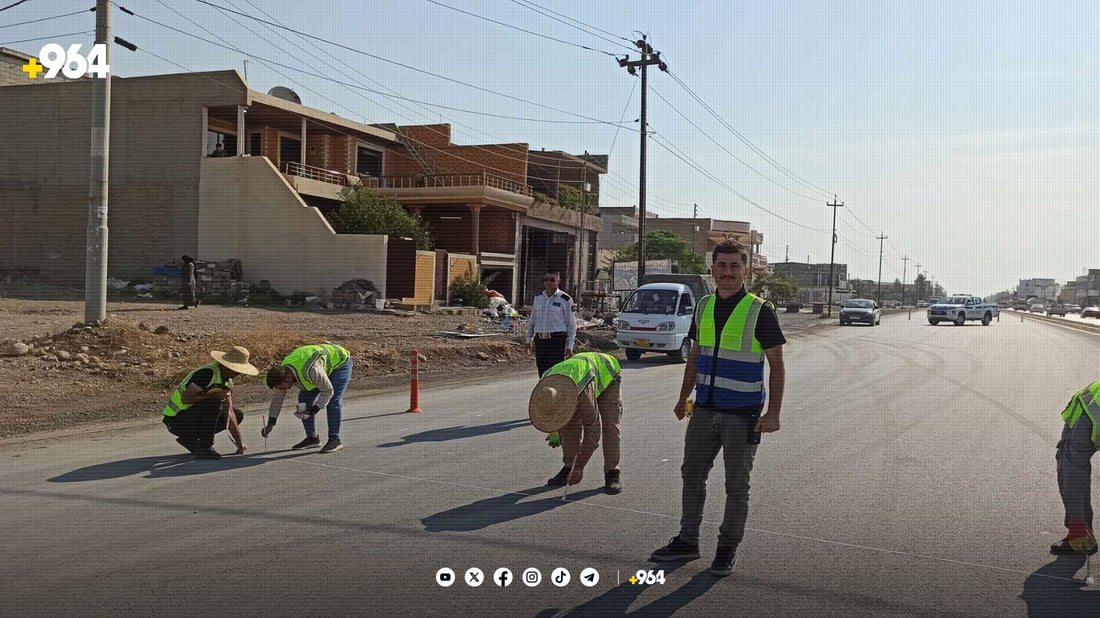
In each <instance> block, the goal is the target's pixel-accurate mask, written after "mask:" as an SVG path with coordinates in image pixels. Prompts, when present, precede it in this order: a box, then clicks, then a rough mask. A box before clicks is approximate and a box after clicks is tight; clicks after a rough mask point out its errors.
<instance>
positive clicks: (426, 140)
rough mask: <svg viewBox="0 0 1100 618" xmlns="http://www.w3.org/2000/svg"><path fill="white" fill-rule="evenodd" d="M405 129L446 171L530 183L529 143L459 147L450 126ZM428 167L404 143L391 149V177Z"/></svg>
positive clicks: (388, 156)
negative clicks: (528, 175) (452, 138)
mask: <svg viewBox="0 0 1100 618" xmlns="http://www.w3.org/2000/svg"><path fill="white" fill-rule="evenodd" d="M401 132H402V133H404V134H405V135H407V136H409V137H410V138H411V139H414V140H416V141H417V142H420V143H421V144H424V145H423V146H422V148H423V150H424V151H425V152H427V154H428V155H429V156H431V158H432V159H434V160H435V162H436V164H437V165H439V167H440V168H442V169H443V173H445V174H479V173H482V172H485V173H488V174H492V175H494V176H500V177H502V178H506V179H508V180H511V181H513V182H518V183H520V184H524V185H525V184H527V152H528V145H527V144H485V145H477V146H459V145H455V144H451V142H450V136H451V127H450V125H446V124H443V125H413V126H405V127H401ZM423 173H424V169H423V168H422V167H421V166H420V164H419V163H417V161H416V159H414V158H413V157H412V156H411V155H410V154H409V153H408V151H407V150H406V149H405V147H404V146H395V147H391V148H389V149H388V150H387V154H386V175H387V176H416V175H418V174H423Z"/></svg>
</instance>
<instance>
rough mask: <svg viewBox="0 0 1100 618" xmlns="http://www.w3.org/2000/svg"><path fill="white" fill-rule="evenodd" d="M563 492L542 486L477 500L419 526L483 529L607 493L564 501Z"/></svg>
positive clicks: (585, 493)
mask: <svg viewBox="0 0 1100 618" xmlns="http://www.w3.org/2000/svg"><path fill="white" fill-rule="evenodd" d="M548 492H553V493H552V494H550V495H548V496H546V497H538V496H539V494H545V493H548ZM562 492H563V489H562V488H561V487H551V486H549V485H540V486H538V487H532V488H531V489H524V490H522V491H516V492H512V493H507V494H504V495H502V496H496V497H493V498H486V499H484V500H478V501H477V502H471V503H470V504H467V505H465V506H460V507H458V508H454V509H450V510H448V511H443V512H441V513H436V514H435V515H430V516H428V517H425V518H424V519H422V520H420V523H422V524H423V525H424V530H425V531H427V532H469V531H471V530H481V529H482V528H488V527H489V526H492V525H494V524H501V523H504V522H507V521H514V520H517V519H520V518H522V517H530V516H532V515H538V514H539V513H545V512H547V511H550V510H553V509H556V508H558V507H559V506H565V505H567V504H569V503H570V502H575V501H577V500H583V499H585V498H588V497H590V496H595V495H599V494H602V493H604V490H603V489H602V488H600V489H586V490H584V491H578V492H576V493H572V492H570V493H569V495H568V496H567V499H566V500H562V499H561V497H562Z"/></svg>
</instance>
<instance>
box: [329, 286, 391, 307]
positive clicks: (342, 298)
mask: <svg viewBox="0 0 1100 618" xmlns="http://www.w3.org/2000/svg"><path fill="white" fill-rule="evenodd" d="M379 300H382V302H383V304H384V303H385V301H384V299H379V298H378V288H376V287H374V283H373V282H372V281H370V280H369V279H352V280H351V281H345V282H344V283H341V284H340V285H339V286H337V287H336V289H335V290H333V291H332V307H333V308H334V309H350V310H352V311H369V310H373V309H381V308H382V307H378V306H377V304H376V303H377V301H379Z"/></svg>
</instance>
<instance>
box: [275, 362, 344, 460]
mask: <svg viewBox="0 0 1100 618" xmlns="http://www.w3.org/2000/svg"><path fill="white" fill-rule="evenodd" d="M351 366H352V362H351V353H349V352H348V351H347V350H346V349H344V348H343V347H341V346H338V345H334V344H331V343H325V344H321V345H306V346H302V347H300V348H298V349H296V350H294V351H293V352H291V353H290V354H287V355H286V358H284V359H283V362H282V363H280V364H279V366H278V367H272V368H271V369H269V370H268V372H267V387H268V388H270V389H273V391H274V392H273V393H272V395H271V406H270V407H269V408H268V411H267V426H266V427H264V428H263V429H262V430H261V432H260V433H261V434H262V435H263V437H265V438H266V437H267V436H268V435H270V434H271V430H272V429H274V428H275V421H276V419H278V418H279V411H280V410H281V409H282V407H283V399H284V398H285V397H286V392H287V391H288V390H289V389H290V388H291V387H293V386H294V385H295V384H297V385H298V388H299V389H300V390H299V391H298V404H299V406H298V412H297V413H295V416H297V417H298V418H300V419H302V427H304V428H305V430H306V438H305V439H304V440H302V441H301V442H299V443H297V444H295V445H294V446H293V447H291V448H293V449H303V448H309V447H313V446H320V445H321V438H320V437H318V436H317V419H316V415H317V413H318V412H320V411H321V408H325V409H326V410H327V412H328V442H326V443H325V446H324V447H323V448H322V449H321V452H322V453H332V452H334V451H338V450H340V449H342V448H344V446H343V444H341V443H340V418H341V415H342V413H343V406H344V391H345V390H346V389H347V387H348V382H350V381H351Z"/></svg>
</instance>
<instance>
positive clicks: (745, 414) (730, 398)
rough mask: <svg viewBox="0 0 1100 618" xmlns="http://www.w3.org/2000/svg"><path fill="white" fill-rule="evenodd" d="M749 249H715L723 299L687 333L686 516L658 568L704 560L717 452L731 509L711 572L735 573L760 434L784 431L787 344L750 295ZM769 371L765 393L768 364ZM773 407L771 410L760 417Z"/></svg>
mask: <svg viewBox="0 0 1100 618" xmlns="http://www.w3.org/2000/svg"><path fill="white" fill-rule="evenodd" d="M748 259H749V255H748V252H747V251H746V250H745V248H744V247H742V246H741V245H739V244H737V243H735V242H732V241H726V242H723V243H720V244H719V245H718V246H717V247H715V248H714V253H713V255H712V257H711V269H710V270H711V274H713V275H714V278H715V281H716V283H717V284H718V293H717V294H716V295H710V296H706V297H704V298H702V299H701V300H700V301H699V304H698V305H696V307H695V317H694V319H693V321H692V325H691V330H690V331H689V333H688V337H690V338H691V339H692V340H693V341H694V342H695V343H694V345H693V347H692V350H691V356H690V357H689V358H688V362H687V368H686V369H685V370H684V381H683V384H682V386H681V388H680V398H679V400H678V401H677V402H676V407H675V409H674V413H675V414H676V418H678V419H683V418H684V416H685V415H687V400H688V396H689V395H690V394H691V392H692V390H694V391H695V407H694V413H693V414H692V415H691V418H690V420H689V421H688V428H687V435H686V437H685V438H684V463H683V465H682V466H681V468H680V474H681V477H682V478H683V482H684V489H683V513H682V515H681V518H680V534H679V535H677V536H675V537H673V538H672V540H671V541H670V542H669V544H668V545H666V546H664V547H662V548H660V549H658V550H656V551H654V552H653V554H652V556H651V558H652V559H653V560H656V561H659V562H661V561H674V560H694V559H696V558H698V557H699V525H700V524H701V523H702V521H703V504H704V502H705V501H706V497H707V475H708V474H709V473H710V469H711V466H712V465H713V463H714V458H715V456H717V455H718V451H719V450H722V451H724V452H723V460H724V462H725V466H726V508H725V515H724V517H723V518H722V525H721V527H720V528H719V533H718V549H717V550H716V551H715V555H714V562H712V563H711V566H710V573H711V574H712V575H715V576H718V577H725V576H727V575H729V574H731V573H733V565H734V561H735V557H736V554H737V546H738V545H739V544H740V543H741V539H742V537H744V534H745V520H746V519H747V518H748V513H749V474H750V473H751V472H752V463H753V458H754V457H755V456H756V445H757V444H759V443H760V434H761V433H762V432H763V433H769V432H773V431H779V409H780V407H781V405H782V403H783V385H784V381H785V377H786V376H785V372H784V369H783V347H782V346H783V344H785V343H786V342H787V340H786V339H785V338H784V337H783V332H782V330H781V329H780V328H779V319H778V317H777V316H776V315H775V308H774V307H772V306H771V304H770V303H768V302H767V301H765V300H763V299H761V298H758V297H756V296H754V295H752V294H749V293H747V292H746V291H745V288H744V279H745V274H746V273H747V272H748V268H749V265H748V264H749V262H748ZM765 359H766V360H767V364H768V365H769V366H770V368H771V375H770V378H769V380H768V388H769V390H770V391H771V393H770V394H771V396H770V397H768V396H767V392H766V391H765V389H764V361H765ZM765 401H767V404H768V411H767V413H766V414H764V415H763V416H761V415H760V413H761V412H762V411H763V409H764V402H765Z"/></svg>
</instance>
